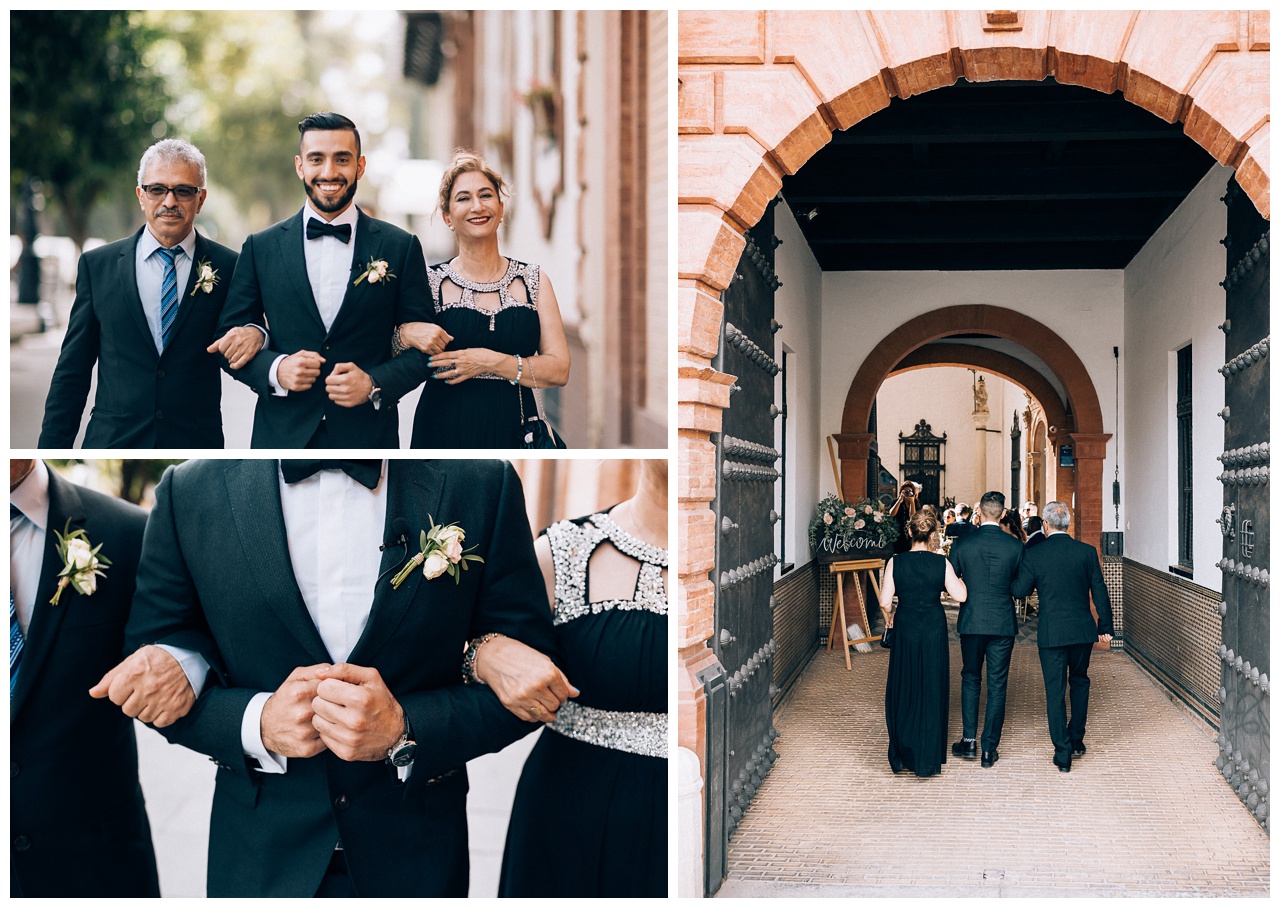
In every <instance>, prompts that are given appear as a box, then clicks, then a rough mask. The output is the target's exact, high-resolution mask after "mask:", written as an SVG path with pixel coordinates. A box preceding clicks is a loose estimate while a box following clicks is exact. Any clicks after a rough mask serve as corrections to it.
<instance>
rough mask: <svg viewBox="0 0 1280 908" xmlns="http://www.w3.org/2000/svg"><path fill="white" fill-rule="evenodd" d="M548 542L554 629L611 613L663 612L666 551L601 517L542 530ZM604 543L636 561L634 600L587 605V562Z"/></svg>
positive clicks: (592, 517) (566, 521) (590, 603)
mask: <svg viewBox="0 0 1280 908" xmlns="http://www.w3.org/2000/svg"><path fill="white" fill-rule="evenodd" d="M547 538H548V540H549V541H550V542H551V557H552V562H553V564H554V566H555V575H556V608H555V617H554V623H555V624H556V625H560V624H567V623H569V622H570V621H573V620H574V619H575V618H581V617H583V616H585V615H599V614H602V613H604V612H607V611H611V610H614V609H617V610H620V611H640V610H642V611H648V612H653V613H654V614H657V615H666V614H667V588H666V584H665V583H663V580H662V568H664V567H666V565H667V550H666V549H660V548H658V547H657V546H652V545H649V544H648V543H646V542H643V541H642V540H639V539H636V538H635V537H634V536H632V535H631V534H630V533H627V532H626V531H625V530H623V529H622V528H621V527H620V526H618V524H617V523H615V522H614V520H613V518H611V517H609V515H608V514H604V513H600V514H594V515H592V516H591V518H590V519H589V520H588V521H587V522H586V523H584V524H582V525H581V526H579V525H578V524H576V523H574V522H573V521H571V520H562V521H560V522H559V523H555V524H552V525H551V526H550V527H548V528H547ZM606 539H608V540H610V541H611V542H612V543H613V544H614V546H615V547H616V548H617V549H618V551H620V552H622V553H623V554H624V555H626V556H628V557H630V558H634V559H636V560H637V561H640V562H641V564H640V576H639V578H638V579H637V581H636V592H635V596H634V597H633V598H631V599H605V600H602V601H600V602H587V601H586V597H587V562H588V561H589V560H590V558H591V553H592V552H594V551H595V549H596V547H597V546H598V545H600V543H601V542H603V541H604V540H606Z"/></svg>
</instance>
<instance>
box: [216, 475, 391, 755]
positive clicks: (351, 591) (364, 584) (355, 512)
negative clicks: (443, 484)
mask: <svg viewBox="0 0 1280 908" xmlns="http://www.w3.org/2000/svg"><path fill="white" fill-rule="evenodd" d="M276 475H277V481H278V482H279V483H280V505H281V510H282V511H283V514H284V526H285V534H286V537H287V540H288V543H289V560H290V562H291V563H292V565H293V575H294V579H295V580H296V581H297V583H298V589H299V591H300V592H301V593H302V601H303V602H304V603H305V604H306V606H307V612H308V613H309V614H310V615H311V620H312V621H314V622H315V625H316V629H317V630H318V631H319V632H320V639H321V640H323V641H324V645H325V649H327V650H328V652H329V659H330V661H331V662H335V663H336V662H345V661H346V660H347V658H348V657H349V656H350V655H351V651H352V650H353V649H355V645H356V643H357V642H358V641H359V639H360V635H361V634H363V633H364V628H365V625H366V624H368V622H369V612H370V610H371V609H372V608H373V594H374V591H375V587H376V585H377V582H378V568H379V567H380V566H381V563H382V555H381V553H380V552H379V547H380V546H381V545H382V541H383V530H384V527H385V526H386V517H387V462H386V461H385V460H384V461H383V463H382V481H381V482H379V483H378V485H377V487H376V488H375V489H373V490H372V491H370V490H369V489H366V488H365V487H364V486H362V485H361V484H360V483H358V482H356V481H355V480H354V479H352V478H351V477H349V476H348V475H347V474H346V473H343V472H341V471H338V470H321V471H320V472H318V473H316V474H315V475H314V476H309V477H307V478H306V479H303V480H301V481H299V482H295V483H292V484H290V483H287V482H285V481H284V476H283V474H281V473H280V470H279V466H277V467H276ZM384 582H386V583H390V582H391V579H390V578H387V579H386V580H385V581H384ZM272 693H274V691H263V692H261V693H258V694H255V695H254V697H253V699H252V700H250V701H249V705H248V707H247V708H246V709H245V713H244V718H243V720H242V721H241V725H240V743H241V746H242V747H243V749H244V752H245V754H246V755H248V756H250V757H255V758H257V760H258V763H259V767H260V769H261V770H262V771H263V772H267V773H272V772H284V771H285V770H286V769H287V768H288V758H287V757H282V756H280V755H278V754H274V753H271V752H270V751H268V750H267V748H266V746H265V745H264V744H263V743H262V708H263V706H265V705H266V702H267V700H268V699H269V698H270V696H271V694H272ZM410 768H411V767H405V768H403V769H401V770H400V771H399V773H400V777H401V778H402V779H403V778H407V776H408V771H407V770H408V769H410Z"/></svg>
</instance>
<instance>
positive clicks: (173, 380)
mask: <svg viewBox="0 0 1280 908" xmlns="http://www.w3.org/2000/svg"><path fill="white" fill-rule="evenodd" d="M146 229H147V228H146V227H145V226H144V227H143V228H142V230H139V231H138V232H137V233H135V234H134V235H133V236H131V237H126V238H125V239H123V240H118V241H117V242H114V243H111V244H109V245H106V246H102V247H99V248H98V249H94V250H92V251H90V252H86V253H85V254H84V255H82V256H80V265H79V270H78V272H77V274H76V298H75V302H74V303H72V305H71V317H70V318H69V319H68V321H67V334H66V337H65V338H64V340H63V341H62V353H61V354H60V355H59V356H58V365H57V368H55V369H54V372H53V381H52V382H51V383H50V385H49V397H48V399H47V400H46V401H45V405H44V425H43V426H42V428H41V430H40V441H39V447H41V448H70V447H71V446H72V445H73V444H75V440H76V433H77V432H79V431H80V418H81V416H82V415H83V414H84V405H85V401H86V400H87V399H88V397H89V385H90V382H91V381H92V378H93V367H94V364H95V363H96V364H97V366H98V390H97V395H96V396H95V397H94V402H93V412H92V415H91V416H90V417H89V426H88V428H87V429H86V430H85V433H84V447H86V448H221V447H222V409H221V407H222V375H221V374H220V373H219V371H218V367H219V364H220V362H219V360H220V358H219V357H217V356H216V355H214V354H212V353H207V352H206V348H207V347H208V346H209V344H211V343H213V341H214V339H215V338H216V337H217V336H218V335H217V334H216V333H215V332H216V329H217V327H218V319H219V318H220V317H221V315H222V307H223V304H224V303H225V302H226V299H227V288H228V287H229V286H230V284H231V275H232V273H233V272H234V271H235V267H236V254H235V252H233V251H232V250H230V249H228V248H227V247H226V246H220V245H218V244H217V243H215V242H213V241H212V240H208V239H205V238H204V237H203V236H201V235H200V234H199V233H197V234H196V247H195V259H194V260H193V261H192V268H191V276H190V278H189V279H188V280H187V285H186V287H185V289H183V290H182V291H181V296H179V297H178V314H177V316H175V318H174V322H173V328H172V330H171V334H170V336H169V343H168V345H167V346H166V347H165V348H164V352H163V353H156V345H155V341H154V340H153V339H152V336H151V329H150V328H149V327H148V326H147V318H146V315H145V314H144V311H143V302H142V300H141V299H140V298H139V296H138V278H137V267H136V265H135V262H134V257H135V252H136V249H137V245H138V238H139V237H140V236H142V231H143V230H146ZM203 261H208V262H209V263H210V264H211V265H212V266H213V267H214V269H215V270H217V272H218V280H217V283H215V284H214V286H213V291H212V292H211V293H204V292H203V291H200V292H197V293H196V294H195V295H194V296H192V295H191V294H192V291H193V290H194V289H195V280H196V273H197V268H196V265H198V264H199V263H200V262H203ZM147 305H157V303H156V301H154V300H152V301H149V302H148V303H147Z"/></svg>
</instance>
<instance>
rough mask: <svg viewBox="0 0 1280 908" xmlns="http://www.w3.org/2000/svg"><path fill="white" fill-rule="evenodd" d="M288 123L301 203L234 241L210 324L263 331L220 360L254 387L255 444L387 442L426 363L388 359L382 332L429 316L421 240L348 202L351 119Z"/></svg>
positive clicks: (354, 148)
mask: <svg viewBox="0 0 1280 908" xmlns="http://www.w3.org/2000/svg"><path fill="white" fill-rule="evenodd" d="M298 131H299V132H300V133H301V138H300V140H299V143H298V154H297V156H296V157H295V158H294V167H295V169H296V170H297V173H298V178H299V179H300V180H302V184H303V186H304V188H305V189H306V193H307V202H306V204H305V205H303V208H302V211H301V213H300V214H297V215H293V216H292V217H289V218H287V219H285V220H283V221H281V222H280V223H278V224H276V225H274V226H272V227H268V228H267V229H266V230H263V231H262V232H260V233H255V234H254V235H252V236H250V237H249V238H248V239H247V240H246V241H245V243H244V247H243V248H242V249H241V251H240V261H239V263H238V264H237V266H236V273H235V278H234V280H233V281H232V284H231V292H230V298H229V299H228V301H227V306H226V309H225V311H224V312H223V317H222V324H221V328H220V329H219V330H220V331H223V332H225V331H229V330H231V329H233V328H235V327H237V326H244V325H249V324H258V325H265V326H266V327H267V328H268V330H269V331H270V336H269V340H268V342H267V346H265V347H264V348H263V349H261V350H260V351H258V353H257V355H256V356H255V357H254V358H253V359H252V360H251V361H250V362H249V364H248V365H246V366H245V367H244V368H242V369H239V370H228V371H229V374H231V376H232V377H233V378H236V379H238V380H240V381H242V382H244V383H245V384H247V385H249V387H251V388H252V389H253V390H254V391H255V392H256V393H257V395H258V406H257V410H256V412H255V415H254V420H253V439H252V444H253V447H255V448H308V447H309V448H384V449H385V448H396V447H399V431H398V426H399V423H398V418H397V412H396V405H397V403H398V401H399V399H400V398H401V397H402V396H403V395H404V394H406V393H407V392H409V391H411V390H412V389H413V388H415V387H417V386H418V385H419V384H421V383H422V382H423V380H424V379H425V378H426V376H427V373H428V366H427V356H426V354H424V353H421V352H419V351H418V350H416V349H410V350H406V351H404V352H403V353H402V354H401V355H399V356H396V357H395V358H394V359H393V358H392V340H391V338H392V334H393V333H394V331H395V329H396V327H397V326H399V325H401V324H403V323H405V322H431V321H433V320H434V318H433V314H432V311H431V303H430V300H431V294H430V291H429V288H428V286H427V272H426V261H425V260H424V258H423V255H422V246H421V245H420V244H419V243H418V239H417V237H415V236H413V235H411V234H409V233H406V232H405V231H403V230H401V229H400V228H399V227H395V226H393V225H391V224H388V223H385V222H383V221H379V220H375V219H374V218H371V217H369V216H368V215H366V214H365V213H364V212H362V211H360V210H359V209H358V208H357V207H356V206H355V204H354V200H355V194H356V186H357V184H358V182H359V179H360V177H362V176H363V175H364V167H365V159H364V157H363V156H362V155H361V154H360V134H359V132H358V131H357V130H356V125H355V124H354V123H353V122H351V120H349V119H347V118H346V117H344V116H342V115H340V114H336V113H330V112H322V113H315V114H312V115H311V116H309V117H307V118H306V119H304V120H303V121H302V122H300V123H299V124H298ZM443 347H444V344H443V342H441V344H440V348H441V349H443ZM434 352H438V351H434Z"/></svg>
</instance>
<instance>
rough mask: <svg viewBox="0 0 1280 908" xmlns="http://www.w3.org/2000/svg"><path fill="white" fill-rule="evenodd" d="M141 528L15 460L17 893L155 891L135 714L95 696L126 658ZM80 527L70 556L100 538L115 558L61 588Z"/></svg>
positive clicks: (12, 780)
mask: <svg viewBox="0 0 1280 908" xmlns="http://www.w3.org/2000/svg"><path fill="white" fill-rule="evenodd" d="M145 525H146V515H145V514H144V513H143V511H142V510H140V509H139V508H136V507H134V506H132V505H129V504H125V503H124V502H121V501H118V500H117V499H115V498H110V497H108V496H106V495H101V494H99V493H97V492H92V491H89V490H88V489H83V488H80V487H79V486H76V485H73V484H71V483H69V482H67V481H66V480H64V479H61V478H59V477H58V475H57V474H56V473H54V472H53V471H52V470H50V469H49V468H48V467H46V466H45V465H44V464H43V463H41V462H40V461H35V460H11V461H9V566H10V580H9V583H10V585H9V665H10V682H9V786H10V787H9V832H10V842H11V847H10V852H9V895H10V896H11V897H16V896H27V897H60V898H102V897H111V896H115V897H122V896H123V897H132V898H144V897H155V896H158V895H159V894H160V892H159V886H158V883H157V880H156V861H155V854H154V852H153V851H152V847H151V827H150V825H149V824H148V822H147V812H146V808H145V806H144V804H143V800H142V789H141V787H140V786H139V785H138V754H137V745H136V743H135V741H134V734H133V720H132V719H130V718H128V717H127V716H125V715H123V714H122V713H121V712H120V710H118V709H116V708H115V707H113V706H112V705H111V704H110V703H104V702H99V701H96V700H93V699H91V698H90V696H89V694H88V689H89V687H90V686H91V685H92V684H93V683H94V682H95V681H97V680H98V678H99V677H100V676H101V675H102V673H103V672H104V671H106V670H107V669H109V668H110V667H111V666H113V665H115V664H116V663H117V662H118V661H119V660H120V656H121V653H122V651H123V647H124V628H125V621H126V620H127V619H128V617H129V605H130V601H131V600H132V598H133V591H134V572H135V571H136V569H137V565H138V553H139V551H140V550H141V548H142V533H143V527H144V526H145ZM76 530H83V531H84V537H82V538H81V539H78V540H76V541H75V543H74V544H73V548H72V549H71V550H70V553H69V554H70V560H72V561H73V562H75V563H78V564H80V563H82V564H83V565H85V566H87V567H90V569H91V564H90V560H89V557H88V556H87V555H86V552H87V551H89V550H91V549H92V548H93V547H95V546H99V545H100V546H101V548H100V549H99V550H98V556H99V557H104V558H107V559H109V560H110V562H111V564H110V565H109V566H107V567H106V568H105V571H104V576H95V577H94V579H93V580H92V581H88V580H85V581H82V582H81V583H80V584H79V585H78V586H68V587H66V588H65V589H62V590H61V591H60V594H59V578H58V575H59V574H60V573H61V571H62V570H63V567H64V564H65V562H64V560H63V558H62V557H61V556H60V555H59V552H58V540H57V537H56V536H55V533H65V534H67V535H70V534H73V533H75V531H76ZM81 556H83V561H76V559H77V558H78V557H81ZM55 596H56V599H57V605H53V604H52V600H54V599H55Z"/></svg>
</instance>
